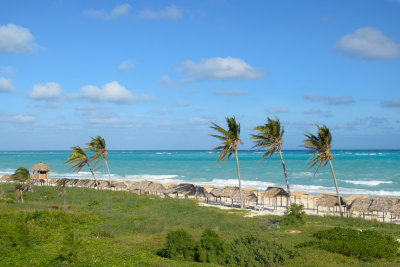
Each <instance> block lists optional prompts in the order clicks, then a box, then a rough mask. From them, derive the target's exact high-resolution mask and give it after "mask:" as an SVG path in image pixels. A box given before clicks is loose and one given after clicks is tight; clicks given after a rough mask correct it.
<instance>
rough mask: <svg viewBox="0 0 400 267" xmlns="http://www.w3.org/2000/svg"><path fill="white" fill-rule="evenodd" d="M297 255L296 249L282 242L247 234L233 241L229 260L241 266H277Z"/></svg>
mask: <svg viewBox="0 0 400 267" xmlns="http://www.w3.org/2000/svg"><path fill="white" fill-rule="evenodd" d="M295 256H297V252H296V251H295V250H292V249H289V248H286V247H284V246H283V245H282V244H279V243H276V242H270V241H266V240H262V239H260V238H258V237H257V236H255V235H252V234H247V235H244V236H242V237H240V238H238V239H235V240H234V241H233V242H232V243H231V246H230V253H229V256H228V261H227V262H228V263H229V264H231V265H239V266H275V265H280V264H283V263H284V262H285V261H286V260H287V259H290V258H294V257H295Z"/></svg>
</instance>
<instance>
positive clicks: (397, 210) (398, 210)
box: [390, 202, 400, 216]
mask: <svg viewBox="0 0 400 267" xmlns="http://www.w3.org/2000/svg"><path fill="white" fill-rule="evenodd" d="M390 214H391V215H393V216H400V202H398V203H397V204H395V205H393V206H392V207H391V208H390Z"/></svg>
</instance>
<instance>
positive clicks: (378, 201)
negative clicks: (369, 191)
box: [369, 197, 399, 212]
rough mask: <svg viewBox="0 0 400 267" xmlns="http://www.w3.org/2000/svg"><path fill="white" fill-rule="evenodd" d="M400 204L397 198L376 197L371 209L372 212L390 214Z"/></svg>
mask: <svg viewBox="0 0 400 267" xmlns="http://www.w3.org/2000/svg"><path fill="white" fill-rule="evenodd" d="M398 202H399V199H397V198H390V197H376V198H374V200H373V201H372V204H371V206H370V207H369V210H370V211H380V212H388V211H390V209H391V208H392V207H393V206H394V205H396V204H397V203H398Z"/></svg>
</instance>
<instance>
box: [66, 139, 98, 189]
mask: <svg viewBox="0 0 400 267" xmlns="http://www.w3.org/2000/svg"><path fill="white" fill-rule="evenodd" d="M71 150H72V152H71V155H69V157H68V160H67V162H66V163H65V164H75V165H73V166H72V167H71V170H74V171H76V172H80V171H81V170H82V168H83V167H85V166H88V168H89V170H90V172H91V173H92V175H93V179H94V182H95V183H96V188H97V189H98V188H99V186H98V184H97V180H96V176H94V172H93V169H92V167H91V166H90V162H89V158H88V157H87V155H86V153H85V151H84V150H83V149H82V148H81V147H80V146H74V147H71Z"/></svg>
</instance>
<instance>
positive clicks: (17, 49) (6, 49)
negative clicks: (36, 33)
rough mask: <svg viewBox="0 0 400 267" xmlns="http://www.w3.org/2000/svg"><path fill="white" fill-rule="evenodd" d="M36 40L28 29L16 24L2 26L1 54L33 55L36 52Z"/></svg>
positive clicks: (0, 35) (0, 31) (0, 37)
mask: <svg viewBox="0 0 400 267" xmlns="http://www.w3.org/2000/svg"><path fill="white" fill-rule="evenodd" d="M34 39H35V38H34V37H33V35H32V34H31V32H30V31H29V29H27V28H24V27H20V26H17V25H15V24H8V25H3V26H0V53H6V54H31V53H33V51H34V46H35V44H34V43H33V40H34Z"/></svg>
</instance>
